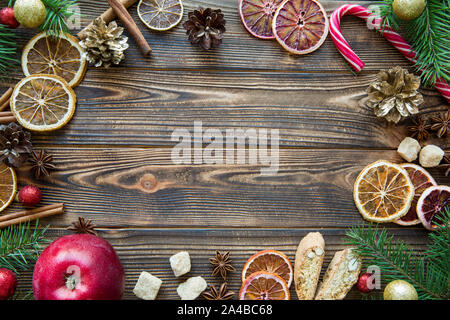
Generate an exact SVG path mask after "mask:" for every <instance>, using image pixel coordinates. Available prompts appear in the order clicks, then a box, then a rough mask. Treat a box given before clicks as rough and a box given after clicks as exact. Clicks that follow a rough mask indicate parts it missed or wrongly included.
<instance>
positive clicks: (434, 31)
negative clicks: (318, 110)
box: [374, 0, 450, 87]
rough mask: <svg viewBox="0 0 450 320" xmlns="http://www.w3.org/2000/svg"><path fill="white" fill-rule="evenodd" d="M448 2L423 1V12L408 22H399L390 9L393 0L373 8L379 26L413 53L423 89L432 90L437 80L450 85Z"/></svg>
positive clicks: (442, 0)
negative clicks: (398, 37)
mask: <svg viewBox="0 0 450 320" xmlns="http://www.w3.org/2000/svg"><path fill="white" fill-rule="evenodd" d="M449 1H450V0H427V4H426V7H425V10H424V12H423V13H422V14H421V15H420V16H419V17H418V18H416V19H414V20H411V21H406V22H404V21H401V20H400V19H399V18H397V16H396V15H395V13H394V11H393V9H392V3H393V2H394V1H393V0H382V3H378V4H376V5H375V6H374V7H376V8H378V10H377V11H379V13H380V16H381V18H382V19H383V22H382V26H383V27H384V26H386V25H387V26H390V27H391V28H393V29H394V30H395V31H397V32H398V33H400V34H403V35H404V37H405V39H406V40H407V41H408V43H409V44H410V45H411V47H412V49H413V50H414V51H415V52H416V53H417V54H416V57H415V59H416V60H417V62H416V63H415V65H414V69H415V70H416V72H418V73H419V74H420V76H421V78H422V81H423V83H424V84H425V85H426V86H431V87H432V86H434V84H435V82H436V80H437V79H439V78H441V79H444V80H445V81H447V82H450V52H449V51H448V48H449V47H450V36H449V32H448V23H449V21H450V2H449Z"/></svg>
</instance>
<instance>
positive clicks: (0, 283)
mask: <svg viewBox="0 0 450 320" xmlns="http://www.w3.org/2000/svg"><path fill="white" fill-rule="evenodd" d="M16 288H17V278H16V275H15V274H14V272H12V271H11V270H9V269H5V268H0V300H6V299H9V298H11V297H12V295H13V294H14V292H15V291H16Z"/></svg>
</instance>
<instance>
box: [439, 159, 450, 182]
mask: <svg viewBox="0 0 450 320" xmlns="http://www.w3.org/2000/svg"><path fill="white" fill-rule="evenodd" d="M438 168H440V169H443V170H445V176H446V177H448V176H450V156H445V157H444V159H443V160H442V164H440V165H438Z"/></svg>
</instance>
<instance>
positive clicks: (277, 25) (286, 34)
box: [272, 0, 329, 54]
mask: <svg viewBox="0 0 450 320" xmlns="http://www.w3.org/2000/svg"><path fill="white" fill-rule="evenodd" d="M328 28H329V27H328V18H327V13H326V11H325V9H324V8H323V7H322V5H321V4H320V3H319V2H318V1H315V0H285V1H284V2H283V3H282V4H281V5H280V7H279V8H278V10H277V12H276V13H275V16H274V18H273V22H272V29H273V34H274V35H275V38H276V39H277V41H278V42H279V43H280V44H281V46H282V47H283V48H284V49H286V50H287V51H289V52H290V53H293V54H307V53H310V52H313V51H315V50H317V49H319V47H320V46H321V45H322V44H323V42H324V41H325V39H326V38H327V35H328Z"/></svg>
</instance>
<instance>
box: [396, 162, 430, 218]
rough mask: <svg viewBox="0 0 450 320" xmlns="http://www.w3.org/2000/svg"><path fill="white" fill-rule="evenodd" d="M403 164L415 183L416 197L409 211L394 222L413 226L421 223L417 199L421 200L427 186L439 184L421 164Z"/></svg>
mask: <svg viewBox="0 0 450 320" xmlns="http://www.w3.org/2000/svg"><path fill="white" fill-rule="evenodd" d="M401 166H402V168H403V169H405V170H406V171H407V172H408V174H409V178H410V179H411V182H412V183H413V185H414V199H413V202H412V204H411V208H409V210H408V213H407V214H405V215H404V216H403V217H401V218H400V219H398V220H395V221H394V223H396V224H399V225H402V226H413V225H416V224H420V220H419V217H418V216H417V211H416V206H417V200H419V198H420V196H421V195H422V193H423V192H424V191H425V190H426V189H427V188H429V187H431V186H437V183H436V181H435V180H434V179H433V177H432V176H431V174H429V173H428V171H426V170H425V169H424V168H422V167H421V166H418V165H416V164H412V163H404V164H401Z"/></svg>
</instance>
